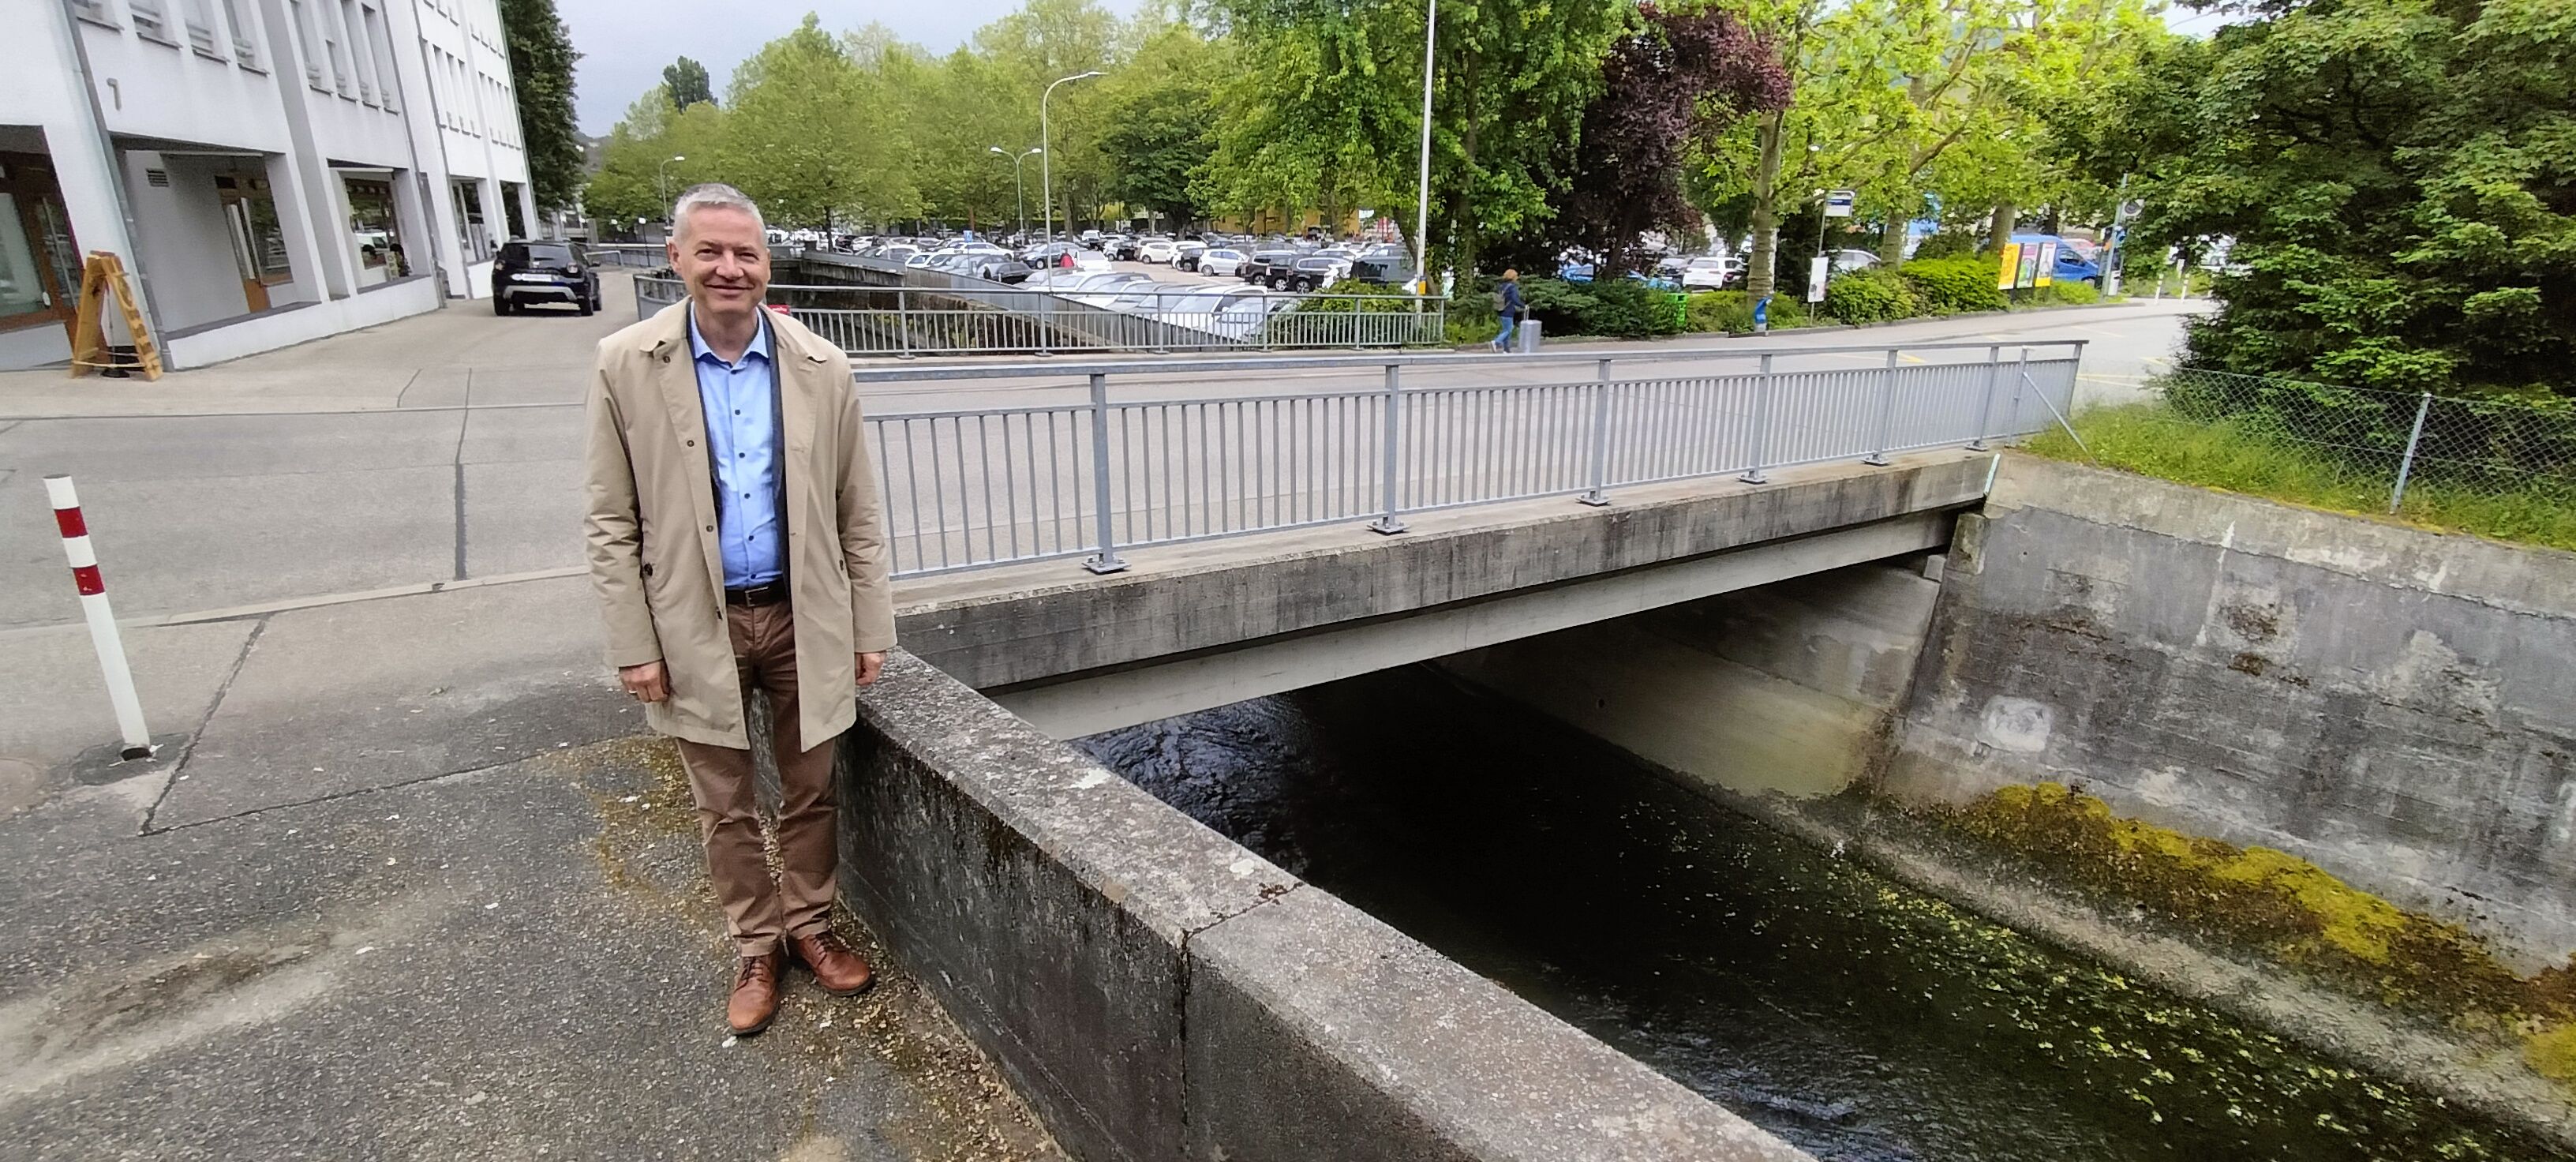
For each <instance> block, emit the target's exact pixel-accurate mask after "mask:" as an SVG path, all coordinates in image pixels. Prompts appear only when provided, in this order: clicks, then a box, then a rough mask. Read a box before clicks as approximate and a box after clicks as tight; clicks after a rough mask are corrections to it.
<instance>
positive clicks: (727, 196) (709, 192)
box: [671, 182, 769, 236]
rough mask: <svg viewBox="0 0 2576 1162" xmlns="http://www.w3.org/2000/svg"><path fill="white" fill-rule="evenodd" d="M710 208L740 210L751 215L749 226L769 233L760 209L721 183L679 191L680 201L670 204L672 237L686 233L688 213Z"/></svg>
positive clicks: (739, 192)
mask: <svg viewBox="0 0 2576 1162" xmlns="http://www.w3.org/2000/svg"><path fill="white" fill-rule="evenodd" d="M710 207H722V208H724V209H727V210H740V211H742V212H743V213H746V214H749V215H751V224H752V225H753V226H756V227H758V228H759V229H760V230H761V232H762V233H763V234H766V233H768V231H769V222H768V220H767V219H765V218H762V217H761V216H760V207H759V206H757V205H754V204H753V203H752V200H751V199H750V198H748V197H745V196H743V192H742V191H741V190H737V189H735V188H733V187H732V186H729V185H726V184H724V183H723V182H700V183H698V184H697V185H694V186H690V187H689V188H687V189H685V190H682V191H680V200H679V201H676V202H673V203H671V233H672V234H673V235H674V236H677V235H680V234H683V233H686V232H687V231H688V227H689V212H690V211H691V210H704V209H708V208H710Z"/></svg>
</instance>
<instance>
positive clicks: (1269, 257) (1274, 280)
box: [1235, 250, 1305, 290]
mask: <svg viewBox="0 0 2576 1162" xmlns="http://www.w3.org/2000/svg"><path fill="white" fill-rule="evenodd" d="M1303 257H1305V256H1304V255H1302V254H1299V253H1297V252H1296V251H1294V250H1256V251H1253V252H1252V257H1250V258H1248V259H1246V260H1244V262H1243V264H1242V265H1240V266H1238V267H1236V268H1235V269H1236V273H1239V274H1241V275H1242V276H1243V281H1245V282H1257V283H1260V284H1261V285H1263V286H1266V287H1270V288H1272V289H1274V290H1276V289H1279V288H1282V287H1285V286H1287V285H1288V272H1289V271H1290V270H1291V269H1293V268H1294V267H1295V266H1296V264H1297V260H1298V259H1300V258H1303Z"/></svg>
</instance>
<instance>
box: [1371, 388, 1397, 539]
mask: <svg viewBox="0 0 2576 1162" xmlns="http://www.w3.org/2000/svg"><path fill="white" fill-rule="evenodd" d="M1401 370H1402V368H1400V367H1399V366H1398V365H1396V364H1393V363H1389V364H1387V365H1386V423H1385V425H1384V427H1385V431H1386V441H1385V442H1386V475H1385V476H1384V477H1383V478H1382V480H1381V482H1380V483H1379V485H1378V487H1379V488H1381V489H1383V490H1384V492H1385V496H1384V497H1383V499H1384V500H1385V502H1386V505H1385V507H1386V511H1385V512H1383V513H1380V514H1379V515H1378V518H1377V519H1376V520H1373V521H1370V522H1369V531H1370V532H1373V533H1385V534H1387V535H1388V536H1393V535H1395V534H1397V533H1400V532H1403V531H1404V522H1403V521H1402V520H1401V519H1398V518H1397V516H1396V515H1395V514H1396V512H1397V511H1398V508H1399V503H1398V502H1399V501H1400V499H1401V498H1400V497H1398V496H1397V495H1396V492H1395V489H1396V471H1397V467H1398V453H1399V451H1400V449H1402V447H1403V444H1402V442H1401V440H1400V439H1399V437H1400V436H1401V435H1402V433H1403V429H1404V397H1403V391H1404V385H1403V383H1402V382H1401V381H1400V380H1399V379H1398V378H1397V373H1398V372H1399V371H1401Z"/></svg>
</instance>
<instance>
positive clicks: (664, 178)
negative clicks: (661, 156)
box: [653, 153, 689, 214]
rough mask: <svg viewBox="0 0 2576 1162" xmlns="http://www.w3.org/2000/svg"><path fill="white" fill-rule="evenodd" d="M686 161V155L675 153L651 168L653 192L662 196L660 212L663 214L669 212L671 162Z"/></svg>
mask: <svg viewBox="0 0 2576 1162" xmlns="http://www.w3.org/2000/svg"><path fill="white" fill-rule="evenodd" d="M687 160H689V159H688V156H687V155H685V154H678V153H675V154H672V155H671V156H670V158H669V159H667V160H665V161H662V162H660V163H659V164H656V165H655V166H654V167H653V192H654V193H657V194H660V195H662V212H663V213H665V214H668V213H670V212H671V179H670V168H671V162H674V161H687Z"/></svg>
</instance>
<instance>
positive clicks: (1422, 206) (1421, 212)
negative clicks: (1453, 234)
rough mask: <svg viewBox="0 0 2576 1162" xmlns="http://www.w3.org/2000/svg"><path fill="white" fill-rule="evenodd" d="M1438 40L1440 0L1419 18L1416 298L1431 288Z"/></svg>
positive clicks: (1414, 279) (1414, 228) (1415, 198)
mask: <svg viewBox="0 0 2576 1162" xmlns="http://www.w3.org/2000/svg"><path fill="white" fill-rule="evenodd" d="M1439 40H1440V0H1431V11H1430V12H1429V13H1428V14H1427V15H1425V16H1424V17H1423V18H1422V171H1421V173H1420V174H1419V175H1417V176H1416V178H1415V183H1414V187H1413V293H1414V294H1415V295H1417V296H1419V295H1422V294H1424V293H1426V292H1428V291H1429V290H1430V289H1431V50H1432V48H1433V46H1434V45H1436V44H1438V43H1439ZM1417 305H1419V304H1418V303H1417Z"/></svg>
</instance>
